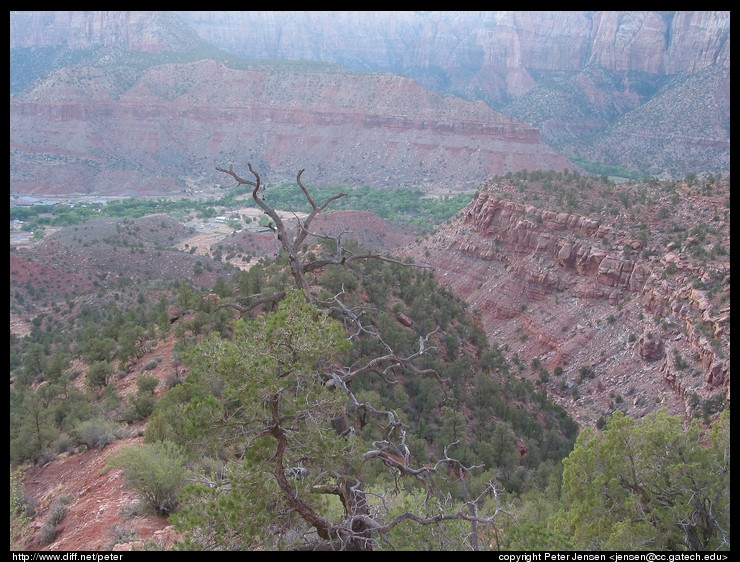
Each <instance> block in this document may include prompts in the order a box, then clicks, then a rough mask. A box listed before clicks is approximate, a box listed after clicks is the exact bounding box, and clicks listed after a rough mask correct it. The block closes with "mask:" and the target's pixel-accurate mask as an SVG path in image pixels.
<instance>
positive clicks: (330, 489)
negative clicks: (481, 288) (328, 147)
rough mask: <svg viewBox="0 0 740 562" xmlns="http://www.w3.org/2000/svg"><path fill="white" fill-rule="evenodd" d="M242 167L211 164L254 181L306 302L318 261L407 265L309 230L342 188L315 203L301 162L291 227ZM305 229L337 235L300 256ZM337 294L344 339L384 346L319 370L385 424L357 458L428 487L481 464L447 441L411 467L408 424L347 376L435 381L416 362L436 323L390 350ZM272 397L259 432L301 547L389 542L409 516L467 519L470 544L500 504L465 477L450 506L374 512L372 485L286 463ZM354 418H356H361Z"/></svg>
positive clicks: (331, 308)
mask: <svg viewBox="0 0 740 562" xmlns="http://www.w3.org/2000/svg"><path fill="white" fill-rule="evenodd" d="M248 168H249V172H250V173H251V174H252V176H253V177H254V179H253V180H252V179H246V178H243V177H241V176H240V175H239V174H237V173H236V172H235V171H234V170H233V167H231V166H230V167H229V168H228V169H225V168H220V167H217V168H216V169H217V170H218V171H220V172H223V173H225V174H228V175H229V176H231V177H232V178H234V180H236V182H237V184H238V185H249V186H252V198H253V199H254V201H255V203H256V204H257V206H258V207H259V208H260V209H262V211H264V213H265V214H266V215H267V216H268V217H269V218H270V219H271V223H270V225H269V227H270V229H271V230H272V231H273V233H274V235H275V237H276V240H277V242H278V243H279V246H280V248H281V250H282V251H284V252H285V253H286V254H287V256H288V260H289V263H290V270H291V273H292V276H293V279H294V280H295V283H296V286H297V287H298V288H299V289H300V290H301V291H302V292H303V293H304V295H305V297H306V299H307V300H308V302H310V303H312V304H317V303H316V298H315V296H314V295H313V293H312V292H311V288H310V285H309V283H308V280H307V279H306V274H307V273H309V272H311V271H314V270H318V269H320V268H322V267H325V266H328V265H348V264H350V263H351V262H353V261H355V260H360V259H380V260H383V261H389V262H393V263H398V264H401V265H406V266H408V265H413V264H408V263H403V262H400V261H397V260H393V259H391V258H388V257H385V256H382V255H380V254H377V253H372V252H370V253H362V254H356V253H353V252H351V251H349V250H348V249H347V248H345V247H344V246H343V245H342V235H341V234H340V235H339V236H337V237H329V236H325V235H322V234H319V233H315V232H312V231H311V225H312V223H313V221H314V219H315V218H316V216H317V215H318V214H319V213H321V212H322V211H323V210H325V209H326V208H327V207H328V206H329V205H330V204H331V203H332V202H333V201H336V200H338V199H340V198H342V197H344V196H345V195H346V194H345V193H337V194H335V195H332V196H331V197H329V198H328V199H326V200H325V201H324V202H322V203H321V204H318V203H316V202H315V201H314V199H313V197H312V196H311V194H310V192H309V190H308V189H307V188H306V186H305V185H304V184H303V182H302V180H301V175H302V174H303V170H300V171H299V172H298V174H297V176H296V183H297V184H298V186H299V187H300V189H301V191H302V192H303V194H304V196H305V197H306V200H307V201H308V203H309V205H310V206H311V211H310V213H309V214H308V216H307V217H306V218H305V219H303V220H301V219H299V218H298V217H296V220H297V228H296V230H295V232H289V230H288V227H287V226H286V224H285V222H284V221H283V219H282V218H281V217H280V215H279V214H278V213H277V212H276V210H275V209H274V208H273V207H272V206H271V205H269V204H268V203H267V202H266V201H265V199H264V197H263V196H262V190H263V184H262V181H261V178H260V176H259V174H258V173H257V172H256V171H255V170H254V168H253V167H252V165H251V164H248ZM309 237H315V238H330V239H332V240H334V242H335V243H336V251H335V252H334V255H332V256H328V257H327V256H322V257H319V258H317V259H314V260H306V259H305V258H304V256H303V255H302V253H301V248H302V246H303V244H304V243H305V242H306V240H307V239H308V238H309ZM343 294H344V290H342V292H340V293H339V294H337V295H335V296H334V297H333V298H332V299H330V300H329V301H327V302H324V303H321V304H323V305H324V310H325V311H326V312H328V313H333V314H335V315H337V316H340V317H342V318H343V319H344V321H345V325H347V324H349V325H351V326H352V328H353V331H350V336H349V339H353V338H355V337H358V336H360V335H361V334H362V335H365V336H368V337H373V338H377V339H378V340H379V341H380V342H381V343H382V344H383V346H384V348H385V350H386V352H385V353H383V354H382V355H379V356H377V357H374V358H372V359H369V360H367V361H365V362H363V363H362V364H361V365H354V366H349V367H343V366H334V367H333V370H332V371H331V372H329V373H324V374H323V375H322V379H323V384H325V385H326V387H327V388H331V389H333V390H335V391H337V392H341V393H343V394H344V395H346V397H347V400H348V403H349V410H348V411H349V412H353V413H356V414H360V415H361V416H362V418H361V419H366V418H367V417H376V418H379V419H381V420H382V422H383V424H384V427H385V435H384V438H383V439H381V440H378V441H375V442H374V443H372V445H371V447H370V448H369V450H367V451H366V452H365V453H364V454H363V456H362V459H363V462H377V461H379V462H382V463H383V464H384V465H385V466H386V467H387V468H388V469H390V470H391V471H392V473H393V474H394V475H397V477H404V476H405V477H411V478H415V479H418V480H419V481H421V482H424V483H425V486H426V488H427V490H428V491H429V492H430V491H431V489H432V487H433V485H432V483H431V479H432V477H433V476H436V477H438V478H443V479H446V476H445V475H446V474H455V475H456V476H457V478H459V479H461V480H463V481H464V480H465V476H466V475H467V474H468V473H469V472H470V471H472V470H475V469H479V468H482V465H481V466H470V467H468V466H465V465H463V463H462V462H461V461H459V460H457V459H454V458H452V457H450V456H449V454H448V448H445V450H444V458H442V459H440V460H438V461H437V462H436V463H434V464H432V465H426V466H420V467H414V466H413V464H412V461H411V454H410V451H409V448H408V446H407V444H406V430H405V428H404V425H403V424H402V422H401V420H400V419H399V417H398V416H397V415H396V413H395V412H393V411H388V410H383V409H378V408H376V407H375V406H373V405H372V404H370V403H368V402H359V401H358V400H357V398H356V397H355V394H354V392H353V391H352V389H351V383H352V381H353V380H355V379H357V378H359V377H363V376H368V375H375V376H380V377H381V378H383V379H384V380H385V381H386V382H388V383H389V384H396V383H397V382H398V381H397V380H395V373H396V371H397V370H405V371H408V372H410V373H412V374H414V375H416V376H434V377H436V378H437V379H438V380H439V381H440V382H441V383H444V382H446V381H444V380H443V379H442V378H441V377H440V375H439V373H438V372H437V371H435V370H434V369H421V368H418V367H417V366H416V365H415V364H414V362H415V360H416V359H418V358H420V357H421V356H422V355H425V354H429V353H432V352H434V351H436V347H435V346H434V345H433V340H432V339H431V338H433V337H434V336H435V335H436V334H437V332H438V330H437V329H435V330H433V331H432V332H430V333H429V334H427V335H426V336H425V337H420V338H419V349H418V351H417V352H415V353H412V354H409V355H406V356H402V355H399V354H397V353H396V352H394V351H393V349H392V348H391V346H390V345H388V344H387V343H386V342H384V341H383V340H382V337H381V335H380V333H379V332H378V331H377V329H376V328H375V327H374V326H372V325H371V324H372V323H364V322H363V319H362V314H363V312H364V311H359V312H358V310H357V309H351V308H349V307H348V306H346V305H345V304H344V303H343V302H342V301H341V300H340V297H341V295H343ZM285 296H286V291H278V292H276V293H274V294H273V295H268V296H259V297H257V298H255V299H253V300H252V301H251V302H250V303H248V304H247V305H239V304H236V303H225V304H221V305H220V306H232V307H233V308H235V309H237V310H239V311H240V312H241V313H245V312H247V311H248V310H250V309H252V308H254V307H255V306H258V305H260V304H265V303H268V302H273V303H277V301H279V300H281V299H282V298H284V297H285ZM441 388H442V390H443V391H444V385H441ZM278 398H279V396H278V395H275V396H274V397H273V398H272V399H271V400H270V401H269V404H270V410H271V417H270V420H267V422H266V423H267V425H266V427H265V433H269V434H270V435H271V436H273V437H274V438H275V440H276V441H277V449H276V452H275V454H274V455H273V459H272V460H273V462H274V463H275V469H274V471H273V474H274V475H275V479H276V482H277V484H278V486H279V488H280V489H281V491H282V493H283V497H284V498H285V499H286V501H287V502H288V504H289V505H290V510H291V511H292V512H294V513H297V514H299V515H300V516H301V518H302V519H303V520H304V521H305V522H306V523H307V524H308V525H309V526H310V527H311V528H312V529H313V530H314V531H315V533H316V538H314V539H313V540H310V541H309V542H307V543H306V544H305V545H304V546H303V547H302V550H373V549H374V548H376V547H378V546H379V545H380V543H381V542H388V537H387V535H388V533H389V532H390V531H391V530H392V529H393V528H395V527H396V526H398V525H399V524H401V523H403V522H404V521H407V520H411V521H414V522H416V523H417V524H421V525H433V524H438V523H440V522H443V521H452V520H464V521H468V522H469V523H470V524H471V533H470V536H469V544H470V545H471V547H472V548H473V549H477V525H478V524H493V523H494V520H495V519H496V517H497V516H498V515H499V514H500V513H501V512H502V511H501V508H500V507H499V505H498V489H497V488H496V485H495V484H494V483H493V482H492V481H491V482H489V484H488V486H487V488H486V489H485V491H484V492H483V494H481V495H480V496H479V497H477V498H472V497H471V494H470V491H469V489H468V487H467V482H464V483H463V486H464V491H465V499H464V503H463V505H462V507H461V508H460V509H458V510H457V511H455V512H452V513H449V512H444V511H443V510H440V512H439V513H438V514H435V515H426V516H421V515H418V514H415V513H411V512H404V513H402V514H400V515H397V516H395V517H392V518H386V517H378V516H377V514H373V513H371V511H370V509H369V504H368V501H367V496H368V494H370V493H371V492H369V491H367V490H365V488H364V486H363V483H362V482H361V481H360V480H358V479H356V478H354V477H352V476H351V475H349V474H347V475H341V474H339V473H337V474H336V475H335V476H336V479H335V481H334V483H329V481H328V480H329V479H327V474H326V473H323V472H322V473H321V474H317V475H313V474H312V473H310V472H309V471H308V470H306V469H304V468H302V467H293V466H291V465H290V464H288V462H287V453H288V450H289V440H288V435H289V428H288V427H286V420H288V419H289V418H290V417H289V416H288V417H286V416H284V415H283V414H282V413H281V411H280V407H279V400H278ZM360 423H362V422H361V421H360ZM332 426H333V429H334V430H335V431H336V432H337V433H338V434H339V435H341V436H342V437H344V438H346V439H352V438H353V437H354V435H355V428H354V427H353V426H352V425H351V422H350V420H349V419H348V417H347V416H346V415H345V416H343V417H338V418H335V419H333V420H332ZM452 445H454V444H452ZM298 477H300V478H298ZM298 480H300V481H301V485H302V486H306V487H307V489H308V490H309V492H310V493H313V494H330V495H335V496H337V497H339V499H340V500H341V503H342V506H343V508H344V517H343V518H342V520H341V521H340V522H339V523H336V522H332V521H330V520H329V519H327V518H325V517H323V516H322V515H321V513H320V512H319V511H318V510H316V509H315V508H314V507H313V506H312V505H311V504H310V503H308V502H306V501H304V500H303V499H302V498H301V497H300V496H299V495H298V493H297V492H296V488H295V486H296V485H297V484H296V483H297V481H298ZM374 495H376V496H378V497H380V499H381V500H382V503H383V505H384V506H385V513H384V514H383V515H384V516H388V515H389V513H388V511H389V510H388V508H387V505H386V499H385V497H383V496H382V495H379V494H374ZM484 495H485V496H493V497H494V501H495V510H494V513H493V514H491V515H489V516H480V515H479V514H478V506H479V504H480V502H481V501H482V499H483V497H484ZM428 499H429V496H428Z"/></svg>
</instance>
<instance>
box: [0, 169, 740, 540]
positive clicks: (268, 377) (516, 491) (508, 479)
mask: <svg viewBox="0 0 740 562" xmlns="http://www.w3.org/2000/svg"><path fill="white" fill-rule="evenodd" d="M506 179H507V181H509V182H510V183H511V184H512V189H513V190H514V192H517V190H518V189H519V186H524V185H526V183H527V182H530V181H533V180H535V179H536V181H550V183H551V189H548V190H544V191H543V192H542V194H543V195H544V194H547V196H551V197H553V198H554V199H557V198H558V194H559V193H560V192H561V191H562V194H563V201H562V203H563V204H564V205H570V203H569V197H573V198H574V199H573V206H574V208H575V207H576V206H577V205H582V204H597V203H596V201H595V200H594V201H592V199H591V197H590V195H591V192H594V191H598V190H599V189H608V188H612V189H613V188H614V186H612V185H610V184H609V183H608V182H607V183H606V184H598V185H597V184H594V183H593V182H592V180H591V179H584V178H582V177H580V176H577V175H574V174H562V175H557V174H552V175H550V176H548V177H539V175H538V173H536V172H532V173H529V174H527V175H526V176H525V175H524V174H519V175H511V176H510V177H508V178H506ZM692 180H693V181H698V180H697V179H696V178H692ZM563 185H569V186H570V188H569V189H565V188H561V186H563ZM704 188H705V189H717V190H719V188H718V187H715V186H714V184H709V187H704ZM628 189H629V188H628ZM235 191H238V190H235ZM625 193H626V194H627V201H628V202H629V203H630V205H633V204H634V205H641V204H643V203H642V202H641V200H640V197H641V196H640V195H639V193H638V192H637V191H635V192H634V193H633V192H632V191H629V190H626V191H625ZM584 194H587V195H588V197H587V196H586V195H584ZM234 195H235V196H239V194H238V193H234ZM633 195H634V197H635V201H634V202H633V200H632V197H633ZM529 196H531V197H534V196H535V194H532V193H530V194H529ZM268 197H270V195H269V194H268ZM318 197H320V198H326V195H325V194H319V196H318ZM646 197H649V195H648V196H646ZM347 198H348V197H347ZM268 200H269V201H270V203H271V204H273V205H277V203H273V200H272V199H268ZM339 201H340V200H337V201H336V202H337V203H339ZM589 202H591V203H589ZM281 205H282V203H281ZM630 205H624V207H625V208H629V207H630ZM604 212H608V209H604ZM281 234H282V232H281ZM284 247H288V246H284ZM289 250H290V251H287V250H286V251H283V252H282V253H281V254H280V256H279V257H278V258H277V259H276V260H274V261H267V260H263V261H261V262H260V263H259V264H257V265H254V266H252V267H251V268H250V269H249V270H246V271H239V272H234V274H233V275H232V276H230V277H229V278H228V279H226V278H223V277H221V278H219V279H218V281H217V282H216V283H215V284H214V286H213V287H212V288H211V289H210V292H211V294H210V295H209V296H207V297H206V295H205V293H204V292H202V291H200V290H199V289H197V288H196V287H194V286H193V285H192V284H191V283H190V282H189V281H188V280H184V279H178V280H163V281H161V282H160V283H159V285H158V290H157V292H156V293H153V294H147V293H146V292H145V291H143V290H141V288H140V287H137V286H134V285H132V286H120V287H116V288H115V290H116V292H117V293H119V294H120V295H121V296H120V298H119V299H114V300H110V301H108V302H109V304H108V305H103V302H105V300H104V299H100V300H99V301H97V302H96V303H94V304H84V305H80V306H77V307H72V306H68V310H66V311H65V318H64V319H63V320H60V319H59V318H55V317H52V316H51V315H44V316H40V317H38V321H34V323H33V327H32V330H31V333H30V334H29V335H28V336H26V337H24V338H19V337H18V336H14V335H13V334H12V333H11V338H10V343H11V346H10V349H11V354H10V355H11V376H12V380H13V382H12V384H11V396H10V419H11V424H10V453H11V463H12V464H11V485H12V486H13V485H14V484H13V482H14V481H15V482H17V477H16V476H14V474H15V472H14V470H13V467H14V466H18V465H21V464H24V463H29V462H34V463H38V464H44V463H46V462H48V461H49V460H52V459H54V458H55V457H56V456H57V455H59V454H62V453H71V452H75V451H80V450H83V449H85V448H94V447H99V448H103V447H105V446H106V445H107V444H109V443H111V442H112V441H114V440H116V439H119V438H120V437H122V436H125V435H130V429H131V428H132V427H134V426H135V424H138V423H140V422H142V421H146V424H147V425H146V427H147V429H146V432H145V443H144V444H143V445H141V446H137V447H136V448H133V449H131V450H127V452H125V453H123V454H122V455H120V456H117V457H116V458H113V459H111V464H110V466H112V467H113V466H115V467H121V468H123V469H124V474H125V476H126V479H127V481H128V482H129V483H130V485H131V486H132V487H133V488H134V489H135V490H137V491H138V492H139V493H140V494H141V495H142V497H143V498H144V499H145V500H146V501H147V503H148V505H149V507H150V508H151V509H153V510H155V511H157V512H158V513H161V514H166V515H167V516H169V517H170V520H171V522H172V523H173V524H175V525H176V528H177V529H178V530H180V531H182V532H183V533H184V540H183V541H182V542H181V543H179V545H178V548H191V549H192V548H197V549H229V550H231V549H252V548H261V549H268V550H279V549H296V548H298V549H300V548H304V549H305V548H324V547H331V548H335V549H336V548H347V549H350V548H351V549H366V548H374V549H388V550H408V549H427V550H430V549H434V550H444V549H455V550H459V549H471V548H472V549H481V550H483V549H489V548H496V549H512V550H521V549H526V550H531V549H540V548H541V549H551V550H552V549H557V550H562V549H566V548H567V549H571V548H574V549H584V550H590V549H624V550H635V549H636V550H644V549H652V550H663V549H666V550H670V549H676V550H681V549H688V550H703V549H729V499H728V498H729V495H728V491H729V429H728V427H729V426H728V425H727V424H728V420H729V416H728V413H729V410H728V409H726V410H725V413H723V414H722V415H721V416H720V417H719V418H718V420H717V421H716V422H715V424H714V428H713V429H711V430H709V431H708V430H707V429H706V427H705V426H704V425H702V423H701V422H700V421H699V420H695V421H694V422H692V425H690V426H689V427H688V431H686V430H685V425H684V424H685V423H686V422H685V421H684V420H680V419H674V418H668V417H666V416H664V415H663V414H661V413H657V414H656V415H655V416H647V417H646V418H644V419H643V420H640V421H635V420H630V419H629V418H626V417H625V416H623V415H621V413H620V412H617V413H616V414H615V415H614V416H613V418H612V419H610V420H608V421H605V423H604V431H603V432H600V431H597V430H587V431H582V432H581V434H580V437H578V429H579V428H578V427H577V425H576V424H575V423H574V422H573V420H572V419H571V418H570V417H569V416H568V415H567V413H566V412H565V410H563V409H562V408H561V407H559V406H557V405H555V404H554V403H553V402H551V401H550V399H549V398H548V396H547V393H546V392H545V391H544V389H543V387H542V386H541V385H537V384H535V383H533V382H529V381H527V380H525V379H524V378H521V377H520V376H519V373H518V371H517V370H516V369H511V368H510V365H509V363H508V361H507V360H506V357H505V352H506V349H504V348H501V347H499V346H498V345H497V344H496V343H495V342H489V341H488V340H487V338H486V336H485V334H484V333H483V332H482V331H481V329H480V327H479V325H478V322H477V320H476V317H475V314H474V313H472V312H471V311H469V310H467V307H466V304H465V303H464V302H463V301H461V300H460V299H459V298H457V297H455V296H454V295H453V294H452V293H451V292H450V291H449V290H447V289H445V288H443V287H441V286H440V285H439V284H438V283H437V281H436V279H435V277H434V275H433V274H432V273H431V272H430V271H429V270H427V269H425V268H421V267H416V266H414V264H413V263H412V262H411V261H406V262H400V261H397V260H394V259H391V258H388V257H385V256H379V255H376V254H374V253H373V252H370V251H368V250H367V249H365V248H362V247H360V246H358V245H356V244H354V243H343V244H341V245H340V244H339V240H337V239H331V238H329V237H326V238H319V239H309V240H306V241H305V243H303V244H299V245H297V246H295V247H293V246H291V247H289ZM359 256H370V257H373V258H378V259H354V258H356V257H359ZM337 258H341V259H337ZM296 262H299V263H300V264H303V266H304V267H303V268H300V267H298V268H296ZM308 264H312V265H311V267H305V266H306V265H308ZM296 272H299V273H300V276H301V277H300V278H301V280H302V281H305V285H304V284H303V283H301V282H298V283H296V281H297V278H296V275H297V273H296ZM296 287H297V288H299V289H302V290H300V291H296V290H295V288H296ZM103 290H105V289H104V288H101V291H103ZM172 306H176V307H177V309H178V314H177V316H176V317H174V318H176V319H175V320H173V316H172V315H171V314H170V308H171V307H172ZM173 334H174V336H175V337H176V338H177V344H176V346H175V354H176V357H177V363H176V364H175V368H174V371H173V373H172V375H171V376H170V377H168V378H167V380H166V381H165V387H166V388H165V390H166V393H165V394H164V397H163V398H162V399H161V400H157V399H156V398H155V395H154V389H155V388H156V387H157V386H158V383H157V380H156V379H153V378H152V377H150V376H149V375H148V374H147V372H148V371H149V370H150V369H152V368H156V361H155V362H154V363H153V364H150V363H151V362H147V363H146V364H141V363H140V361H139V360H140V358H141V357H143V355H144V354H145V353H147V352H148V351H149V350H150V349H152V348H153V347H154V345H153V344H154V342H156V341H158V340H161V339H163V338H166V337H168V336H171V335H173ZM179 365H183V366H185V367H186V369H187V376H186V377H183V376H182V370H181V369H179V368H178V366H179ZM126 377H135V378H136V388H137V390H136V392H135V393H131V394H128V395H127V396H126V397H121V396H120V395H118V392H117V390H116V386H117V385H116V384H115V383H116V382H117V381H118V380H121V379H124V378H126ZM577 438H578V441H576V439H577ZM625 444H627V445H628V447H627V448H625V446H624V445H625ZM574 446H575V449H574ZM630 451H633V452H634V454H632V455H630ZM625 455H626V456H625ZM563 461H565V462H563ZM631 463H633V465H634V466H635V470H631V471H630V470H629V469H630V464H631ZM147 467H150V468H147ZM166 467H170V468H169V469H163V468H166ZM656 467H658V468H659V470H655V468H656ZM638 469H639V470H638ZM583 474H588V475H589V479H588V482H585V483H584V482H582V476H583ZM595 475H598V476H599V477H598V478H594V477H593V476H595ZM602 476H603V477H602ZM14 478H16V480H13V479H14ZM15 486H16V487H15V488H14V489H15V490H16V492H14V493H15V494H16V496H17V495H18V492H17V484H15ZM604 502H606V503H604ZM610 502H611V503H610ZM22 504H23V498H22V497H21V498H19V499H16V500H15V504H14V505H15V506H16V507H15V508H14V509H15V511H14V512H13V513H15V521H16V522H17V524H16V529H18V533H21V530H22V529H23V528H25V527H24V525H25V524H26V523H25V519H23V517H22V511H21V509H20V507H19V506H21V505H22ZM617 507H618V509H617Z"/></svg>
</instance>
